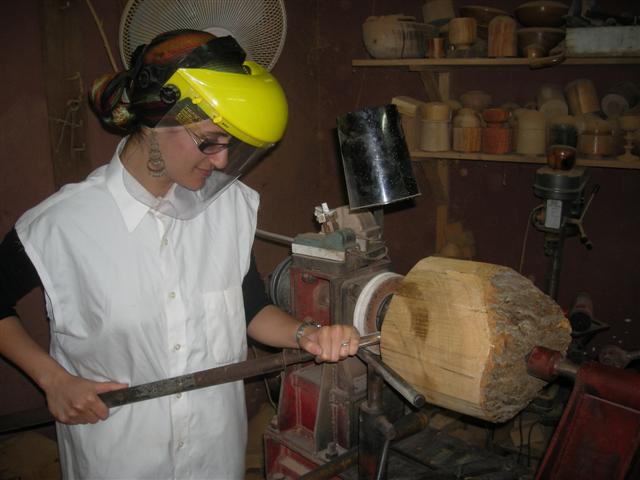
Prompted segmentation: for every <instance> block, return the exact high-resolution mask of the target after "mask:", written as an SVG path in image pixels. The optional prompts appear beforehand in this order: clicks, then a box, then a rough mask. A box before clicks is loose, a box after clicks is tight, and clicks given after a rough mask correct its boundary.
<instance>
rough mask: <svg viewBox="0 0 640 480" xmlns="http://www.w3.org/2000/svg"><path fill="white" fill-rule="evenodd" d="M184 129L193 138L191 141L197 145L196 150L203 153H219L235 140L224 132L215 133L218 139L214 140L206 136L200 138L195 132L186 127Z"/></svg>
mask: <svg viewBox="0 0 640 480" xmlns="http://www.w3.org/2000/svg"><path fill="white" fill-rule="evenodd" d="M185 130H186V131H187V133H188V134H189V136H190V137H191V139H192V140H193V143H195V144H196V147H198V150H200V151H201V152H202V153H204V154H205V155H214V154H216V153H220V152H222V151H223V150H226V149H227V148H229V147H230V146H232V145H233V144H234V143H235V140H236V139H235V138H234V137H232V136H230V135H227V134H226V133H220V134H217V136H218V138H217V140H218V141H217V142H214V141H212V140H209V139H208V138H202V137H200V136H198V135H197V134H196V133H195V132H192V131H191V130H189V129H188V128H185Z"/></svg>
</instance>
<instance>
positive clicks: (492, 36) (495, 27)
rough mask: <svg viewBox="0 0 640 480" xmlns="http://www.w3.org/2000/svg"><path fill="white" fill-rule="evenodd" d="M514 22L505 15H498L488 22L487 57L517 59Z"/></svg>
mask: <svg viewBox="0 0 640 480" xmlns="http://www.w3.org/2000/svg"><path fill="white" fill-rule="evenodd" d="M516 30H517V25H516V21H515V20H514V19H513V18H511V17H508V16H506V15H498V16H497V17H494V18H492V19H491V21H490V22H489V46H488V54H487V55H488V56H489V57H497V58H499V57H517V56H518V36H517V34H516Z"/></svg>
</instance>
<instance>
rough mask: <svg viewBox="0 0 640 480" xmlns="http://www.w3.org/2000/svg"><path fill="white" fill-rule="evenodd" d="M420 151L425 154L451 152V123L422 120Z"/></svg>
mask: <svg viewBox="0 0 640 480" xmlns="http://www.w3.org/2000/svg"><path fill="white" fill-rule="evenodd" d="M420 150H424V151H425V152H447V151H449V150H451V134H450V124H449V122H438V121H432V120H424V119H423V120H422V130H421V133H420Z"/></svg>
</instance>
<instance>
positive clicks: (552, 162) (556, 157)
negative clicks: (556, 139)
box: [547, 145, 576, 170]
mask: <svg viewBox="0 0 640 480" xmlns="http://www.w3.org/2000/svg"><path fill="white" fill-rule="evenodd" d="M575 164H576V149H575V147H569V146H567V145H552V146H550V147H549V151H548V152H547V165H549V166H550V167H551V168H553V169H554V170H571V169H572V168H573V167H574V165H575Z"/></svg>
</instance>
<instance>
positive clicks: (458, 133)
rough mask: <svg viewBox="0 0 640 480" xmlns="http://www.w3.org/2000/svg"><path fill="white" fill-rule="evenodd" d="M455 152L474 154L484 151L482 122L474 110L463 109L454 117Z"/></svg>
mask: <svg viewBox="0 0 640 480" xmlns="http://www.w3.org/2000/svg"><path fill="white" fill-rule="evenodd" d="M452 123H453V150H455V151H456V152H462V153H474V152H479V151H481V150H482V122H481V121H480V117H479V115H478V113H477V112H476V111H475V110H473V109H472V108H461V109H460V110H458V112H457V113H456V116H455V117H453V122H452Z"/></svg>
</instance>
